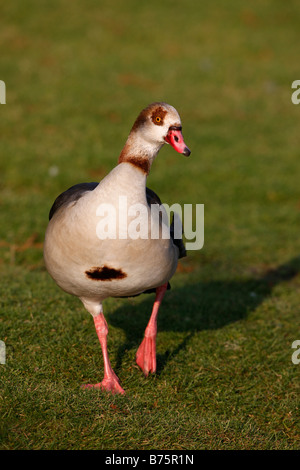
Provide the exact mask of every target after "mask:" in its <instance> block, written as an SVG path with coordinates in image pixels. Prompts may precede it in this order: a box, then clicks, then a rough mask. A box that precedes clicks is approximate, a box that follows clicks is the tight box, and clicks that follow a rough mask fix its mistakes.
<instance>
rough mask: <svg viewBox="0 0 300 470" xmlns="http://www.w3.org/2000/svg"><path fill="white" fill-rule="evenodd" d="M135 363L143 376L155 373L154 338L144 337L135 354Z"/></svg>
mask: <svg viewBox="0 0 300 470" xmlns="http://www.w3.org/2000/svg"><path fill="white" fill-rule="evenodd" d="M136 363H137V365H138V366H139V367H140V368H141V369H142V371H143V372H144V374H145V376H146V377H147V375H148V374H149V372H152V373H154V372H156V338H155V337H151V336H148V337H147V336H145V337H144V339H143V341H142V342H141V345H140V347H139V349H138V350H137V353H136Z"/></svg>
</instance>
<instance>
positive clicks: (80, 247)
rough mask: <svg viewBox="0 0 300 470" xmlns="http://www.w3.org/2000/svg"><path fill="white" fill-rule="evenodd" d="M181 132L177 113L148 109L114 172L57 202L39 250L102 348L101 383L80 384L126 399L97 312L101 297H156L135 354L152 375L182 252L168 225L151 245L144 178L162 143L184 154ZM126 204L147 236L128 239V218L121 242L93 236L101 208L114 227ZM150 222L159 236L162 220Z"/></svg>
mask: <svg viewBox="0 0 300 470" xmlns="http://www.w3.org/2000/svg"><path fill="white" fill-rule="evenodd" d="M181 129H182V127H181V121H180V117H179V114H178V112H177V111H176V109H175V108H173V107H172V106H170V105H168V104H166V103H153V104H151V105H149V106H148V107H147V108H145V109H144V110H143V111H142V112H141V113H140V114H139V116H138V118H137V119H136V121H135V123H134V125H133V127H132V129H131V132H130V134H129V136H128V139H127V141H126V144H125V146H124V148H123V150H122V152H121V155H120V157H119V160H118V165H117V166H116V167H115V168H114V169H113V170H112V171H111V172H110V173H109V174H108V175H107V176H106V177H105V178H104V179H103V180H102V181H101V182H100V183H82V184H77V185H75V186H72V187H71V188H69V189H68V190H67V191H65V192H63V193H62V194H61V195H60V196H58V197H57V199H56V200H55V202H54V204H53V206H52V208H51V210H50V214H49V224H48V227H47V230H46V235H45V243H44V259H45V264H46V268H47V270H48V272H49V274H50V275H51V276H52V278H53V279H54V281H55V282H56V283H57V284H58V286H59V287H61V288H62V289H63V290H64V291H66V292H68V293H69V294H73V295H75V296H77V297H79V299H80V300H81V301H82V303H83V305H84V306H85V308H86V309H87V310H88V312H89V313H91V315H92V316H93V319H94V324H95V327H96V332H97V335H98V338H99V341H100V344H101V348H102V354H103V361H104V379H103V380H102V382H100V383H98V384H95V385H90V384H88V385H84V387H86V388H91V387H95V388H101V389H105V390H107V391H111V392H112V393H121V394H123V393H125V392H124V390H123V388H122V387H121V385H120V383H119V379H118V377H117V376H116V374H115V373H114V371H113V369H112V367H111V365H110V361H109V357H108V351H107V334H108V327H107V323H106V321H105V318H104V315H103V308H102V304H103V300H104V299H106V298H107V297H130V296H135V295H138V294H141V293H144V292H156V298H155V301H154V305H153V310H152V314H151V317H150V320H149V323H148V325H147V327H146V330H145V335H144V339H143V341H142V343H141V345H140V347H139V348H138V351H137V354H136V362H137V364H138V366H139V367H140V368H141V369H142V371H143V372H144V374H145V375H146V376H147V375H148V373H149V372H152V373H153V372H155V371H156V331H157V314H158V310H159V306H160V304H161V301H162V299H163V297H164V294H165V291H166V290H167V288H168V287H169V280H170V279H171V277H172V276H173V274H174V273H175V270H176V267H177V262H178V258H180V257H182V256H184V255H185V249H184V245H183V242H182V239H181V238H178V237H177V238H178V239H176V238H174V236H173V235H172V226H171V227H170V226H168V230H169V232H171V236H169V237H167V238H166V237H162V236H161V233H162V232H160V236H159V237H156V238H151V234H150V228H151V227H150V225H151V224H148V222H149V220H152V219H151V207H152V205H153V204H158V205H159V206H160V205H161V202H160V199H159V198H158V196H157V195H156V194H155V193H154V192H153V191H151V190H150V189H148V188H146V179H147V175H148V174H149V171H150V168H151V165H152V163H153V161H154V159H155V157H156V156H157V154H158V152H159V150H160V149H161V148H162V146H163V145H164V144H165V143H168V144H171V146H172V147H173V148H174V149H175V150H176V151H177V152H179V153H182V154H183V155H185V156H189V155H190V153H191V152H190V150H189V149H188V147H187V146H186V145H185V143H184V140H183V137H182V133H181ZM124 197H126V202H127V207H132V205H135V204H139V205H140V204H142V205H143V207H145V208H146V213H145V212H144V215H143V211H141V214H142V215H141V217H142V218H141V219H139V222H140V225H143V224H144V226H146V227H148V225H149V227H148V228H147V230H148V231H149V233H148V234H149V236H148V237H145V236H143V237H142V236H140V237H139V236H134V237H133V236H129V222H130V221H132V220H133V218H132V216H130V214H129V212H128V220H127V225H126V226H125V235H124V224H123V232H122V233H121V235H120V232H118V231H117V232H118V233H117V235H116V236H107V237H106V236H100V237H99V233H98V232H99V231H98V232H97V224H98V223H99V220H100V218H99V207H102V208H103V207H112V208H113V209H114V210H113V211H112V212H113V214H114V216H116V220H120V219H119V217H123V216H124V213H123V212H122V211H123V209H122V208H121V206H119V203H120V198H123V199H122V201H124V200H125V199H124ZM107 205H109V206H107ZM139 207H140V206H139ZM161 207H162V206H160V208H161ZM100 212H101V211H100ZM102 220H103V219H102ZM155 220H156V223H157V224H159V225H160V229H161V228H162V227H161V224H162V223H163V222H162V218H159V219H155ZM151 223H152V222H151ZM102 235H103V234H102Z"/></svg>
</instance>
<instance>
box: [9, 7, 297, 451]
mask: <svg viewBox="0 0 300 470" xmlns="http://www.w3.org/2000/svg"><path fill="white" fill-rule="evenodd" d="M299 14H300V6H299V2H296V0H291V1H289V2H288V3H287V2H282V1H280V0H274V1H272V2H271V1H270V0H262V1H261V0H255V1H253V2H251V3H249V4H247V5H246V4H245V5H244V4H242V2H236V1H233V0H229V1H227V2H221V1H216V2H213V3H212V2H211V3H207V2H206V3H205V2H195V1H192V0H186V1H185V2H179V1H178V0H175V1H174V0H172V1H170V0H166V1H163V2H162V1H157V0H153V1H152V2H151V3H149V2H141V1H137V0H127V1H126V2H121V1H120V0H116V1H108V0H103V1H101V2H99V1H96V0H86V1H83V0H73V1H70V0H53V1H51V2H49V1H45V0H40V1H37V0H28V1H27V2H21V1H20V0H17V1H15V2H5V3H4V4H3V5H2V7H1V18H0V44H1V46H0V50H1V53H0V80H3V81H4V82H5V84H6V104H5V105H2V106H1V107H0V116H1V119H0V123H1V124H0V174H1V179H0V209H1V210H0V275H1V284H0V292H1V295H0V340H2V341H4V343H5V346H6V363H5V364H0V372H1V377H0V382H1V396H0V413H1V420H0V448H1V449H13V450H16V449H45V450H49V449H69V450H71V449H81V450H83V449H85V450H87V449H97V450H101V449H122V450H129V449H134V450H143V449H144V450H147V449H158V450H163V449H166V450H198V449H226V450H228V449H297V448H299V442H300V432H299V373H300V364H294V363H293V362H292V354H293V352H294V350H293V349H292V343H293V342H294V341H295V340H299V339H300V331H299V326H300V320H299V318H300V315H299V313H300V303H299V297H300V237H299V227H300V225H299V224H300V185H299V174H300V163H299V161H300V160H299V143H300V137H299V121H300V105H299V106H297V105H294V104H293V103H292V101H291V95H292V92H293V90H292V88H291V85H292V82H293V81H294V80H297V79H300V70H299V60H298V58H299V52H300V51H299ZM153 101H166V102H168V103H170V104H172V105H173V106H175V107H176V108H177V109H178V111H179V113H180V115H181V118H182V123H183V133H184V137H185V141H186V143H187V145H188V146H189V148H190V149H191V150H192V154H191V156H190V158H189V159H187V158H185V157H182V156H180V155H179V154H177V153H175V152H174V151H173V149H171V148H170V146H168V147H166V148H163V149H162V151H161V152H160V154H159V156H158V158H157V160H156V161H155V163H154V165H153V166H152V170H151V174H150V175H149V178H148V186H149V187H151V188H152V189H154V190H155V191H157V192H158V194H159V195H160V197H161V199H162V200H163V201H164V202H167V203H169V204H173V203H175V202H178V203H180V204H184V203H190V204H197V203H199V204H204V207H205V242H204V247H203V248H202V249H201V250H199V251H189V252H188V256H187V257H186V258H184V259H182V260H181V261H180V264H179V267H178V271H177V273H176V274H175V276H174V278H173V279H172V281H171V286H172V288H171V290H170V291H168V292H167V294H166V296H165V299H164V302H163V305H162V307H161V310H160V314H159V319H158V339H157V356H158V357H157V360H158V370H157V374H156V375H152V376H150V377H148V378H145V377H144V376H143V375H142V373H141V372H140V370H139V368H138V367H137V366H136V364H135V352H136V350H137V347H138V345H139V343H140V341H141V339H142V336H143V331H144V328H145V326H146V324H147V321H148V318H149V316H150V312H151V306H152V302H153V295H144V296H139V297H136V298H132V299H108V300H107V301H106V302H105V304H104V313H105V316H106V319H107V322H108V325H109V337H108V347H109V353H110V358H111V362H112V366H113V368H114V369H115V371H116V373H117V374H118V376H119V377H120V380H121V383H122V386H123V388H124V389H125V390H126V395H124V396H112V395H109V394H107V393H105V392H101V391H97V390H83V389H82V388H80V385H81V384H83V383H87V382H96V381H97V382H98V381H100V380H101V379H102V375H103V364H102V357H101V351H100V346H99V343H98V339H97V336H96V333H95V330H94V326H93V321H92V318H91V316H90V315H89V314H88V313H87V312H86V311H85V310H84V308H83V306H82V304H81V302H80V301H79V300H78V299H77V298H73V297H71V296H69V295H67V294H65V293H64V292H63V291H61V290H60V289H59V288H58V287H57V286H56V285H55V284H54V282H53V281H52V279H51V278H50V276H49V275H48V273H47V272H46V270H45V267H44V263H43V254H42V253H43V238H44V233H45V229H46V226H47V222H48V212H49V209H50V207H51V205H52V203H53V200H54V199H55V197H56V196H57V195H58V194H60V193H61V192H62V191H64V190H65V189H67V188H68V187H70V186H72V185H73V184H75V183H78V182H83V181H99V180H101V178H103V176H105V175H106V174H107V173H108V172H109V171H110V170H111V169H112V168H113V167H114V166H115V165H116V162H117V159H118V156H119V154H120V151H121V150H122V147H123V145H124V142H125V139H126V137H127V135H128V132H129V130H130V128H131V126H132V124H133V122H134V119H135V118H136V116H137V114H138V113H139V112H140V110H141V109H142V108H143V107H145V106H146V105H148V104H149V103H151V102H153Z"/></svg>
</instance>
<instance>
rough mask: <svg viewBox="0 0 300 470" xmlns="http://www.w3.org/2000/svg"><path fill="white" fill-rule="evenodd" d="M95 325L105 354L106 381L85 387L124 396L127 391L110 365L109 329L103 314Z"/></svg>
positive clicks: (97, 318)
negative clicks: (108, 348)
mask: <svg viewBox="0 0 300 470" xmlns="http://www.w3.org/2000/svg"><path fill="white" fill-rule="evenodd" d="M94 324H95V328H96V332H97V335H98V338H99V341H100V344H101V349H102V354H103V362H104V379H103V380H102V382H100V383H98V384H87V385H84V386H83V387H84V388H101V389H104V390H107V391H109V392H112V393H113V394H115V393H121V394H124V393H125V391H124V390H123V388H122V387H121V385H120V383H119V379H118V377H117V376H116V374H115V373H114V371H113V369H112V367H111V365H110V361H109V357H108V351H107V334H108V327H107V323H106V320H105V318H104V315H103V313H102V312H101V313H100V314H98V315H96V316H95V317H94Z"/></svg>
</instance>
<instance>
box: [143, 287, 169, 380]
mask: <svg viewBox="0 0 300 470" xmlns="http://www.w3.org/2000/svg"><path fill="white" fill-rule="evenodd" d="M167 287H168V283H166V284H163V285H162V286H160V287H157V289H156V297H155V301H154V305H153V309H152V313H151V317H150V320H149V323H148V325H147V327H146V330H145V335H144V339H143V341H142V343H141V345H140V347H139V349H138V350H137V353H136V363H137V365H138V366H139V367H140V368H141V369H142V371H143V372H144V374H145V376H147V375H148V374H149V372H153V373H154V372H156V334H157V314H158V310H159V307H160V304H161V302H162V299H163V297H164V295H165V292H166V290H167Z"/></svg>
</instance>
